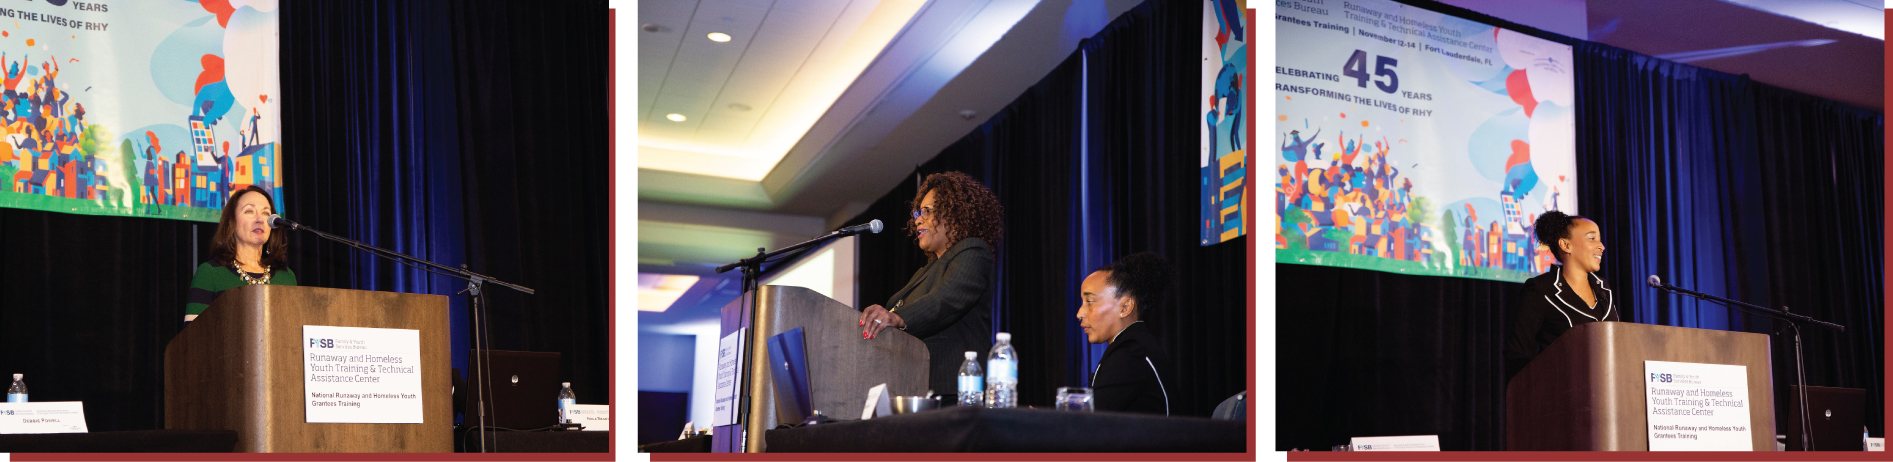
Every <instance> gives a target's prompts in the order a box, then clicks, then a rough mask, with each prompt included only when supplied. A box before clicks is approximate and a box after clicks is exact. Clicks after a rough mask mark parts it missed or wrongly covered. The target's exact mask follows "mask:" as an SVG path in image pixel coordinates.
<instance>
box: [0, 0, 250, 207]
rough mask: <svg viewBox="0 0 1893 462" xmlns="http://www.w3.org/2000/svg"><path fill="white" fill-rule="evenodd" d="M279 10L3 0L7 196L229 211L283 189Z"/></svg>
mask: <svg viewBox="0 0 1893 462" xmlns="http://www.w3.org/2000/svg"><path fill="white" fill-rule="evenodd" d="M277 10H278V9H277V7H276V2H273V1H269V2H248V4H242V5H236V6H232V5H231V3H230V2H202V3H200V2H174V1H173V2H113V3H97V2H70V3H68V2H65V1H48V2H43V3H41V2H21V3H16V4H12V5H7V7H4V8H0V21H4V22H5V24H6V26H0V74H4V76H5V78H4V80H5V94H4V96H0V140H4V141H5V142H4V143H0V181H5V182H6V184H7V187H5V188H0V207H18V208H27V209H35V210H48V211H55V212H67V213H82V214H94V215H124V216H143V217H154V218H179V219H187V220H194V221H210V222H215V221H217V213H218V211H219V210H221V209H222V208H223V202H224V200H226V199H227V198H229V196H230V192H231V191H234V190H236V189H242V188H243V187H245V186H249V185H256V186H261V187H263V188H264V189H266V190H269V191H273V192H274V194H276V195H279V196H280V195H282V191H283V189H282V187H283V183H284V182H283V177H282V165H281V161H282V158H283V156H282V146H281V144H279V140H280V134H281V130H280V126H281V124H282V118H281V117H280V112H281V108H282V103H283V95H282V91H281V89H280V86H279V82H278V79H277V71H278V69H279V68H278V66H277V55H278V51H279V50H278V47H277V37H278V34H277V16H278V11H277ZM277 210H278V211H281V210H283V209H282V208H280V207H279V208H278V209H277Z"/></svg>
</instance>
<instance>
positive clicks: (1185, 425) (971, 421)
mask: <svg viewBox="0 0 1893 462" xmlns="http://www.w3.org/2000/svg"><path fill="white" fill-rule="evenodd" d="M1249 435H1250V431H1249V426H1248V422H1246V421H1242V420H1211V419H1206V418H1201V417H1167V416H1160V415H1149V414H1126V413H1116V412H1060V411H1053V410H1047V409H1023V408H1015V409H986V408H982V407H959V406H955V407H950V408H947V409H942V410H937V411H927V412H920V413H914V414H904V415H894V416H887V417H880V418H875V419H869V420H850V421H841V422H832V423H824V424H818V425H808V426H802V427H795V428H780V429H775V430H770V431H768V432H766V433H765V436H764V438H766V440H765V441H766V442H767V444H768V449H767V450H768V452H1247V451H1248V444H1249V443H1248V442H1249V440H1248V437H1249ZM681 448H688V449H684V450H702V449H700V448H707V446H704V445H701V444H690V445H679V444H665V443H656V444H648V445H644V446H640V447H639V451H643V452H653V451H656V452H661V451H665V450H667V449H672V450H674V449H681Z"/></svg>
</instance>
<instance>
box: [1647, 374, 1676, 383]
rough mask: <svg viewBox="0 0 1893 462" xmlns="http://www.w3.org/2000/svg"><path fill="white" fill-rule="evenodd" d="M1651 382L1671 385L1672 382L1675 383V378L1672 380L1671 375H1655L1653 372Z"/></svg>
mask: <svg viewBox="0 0 1893 462" xmlns="http://www.w3.org/2000/svg"><path fill="white" fill-rule="evenodd" d="M1650 381H1651V382H1662V383H1670V382H1673V381H1675V380H1674V378H1672V377H1670V375H1669V374H1658V373H1655V372H1651V373H1650Z"/></svg>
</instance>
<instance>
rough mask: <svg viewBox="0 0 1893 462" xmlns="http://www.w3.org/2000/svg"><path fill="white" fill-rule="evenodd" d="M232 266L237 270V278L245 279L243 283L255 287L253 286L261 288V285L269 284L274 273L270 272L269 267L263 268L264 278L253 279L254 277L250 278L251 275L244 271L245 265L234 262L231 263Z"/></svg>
mask: <svg viewBox="0 0 1893 462" xmlns="http://www.w3.org/2000/svg"><path fill="white" fill-rule="evenodd" d="M230 266H234V267H236V268H237V276H238V277H241V278H243V282H245V283H248V284H250V285H253V286H260V285H264V284H269V278H270V276H271V274H272V273H270V271H269V267H268V266H265V267H263V278H262V279H258V278H253V277H250V273H249V272H246V271H243V264H242V263H237V262H234V261H233V262H231V263H230Z"/></svg>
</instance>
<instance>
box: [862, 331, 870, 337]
mask: <svg viewBox="0 0 1893 462" xmlns="http://www.w3.org/2000/svg"><path fill="white" fill-rule="evenodd" d="M861 338H868V331H865V330H864V331H861Z"/></svg>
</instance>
